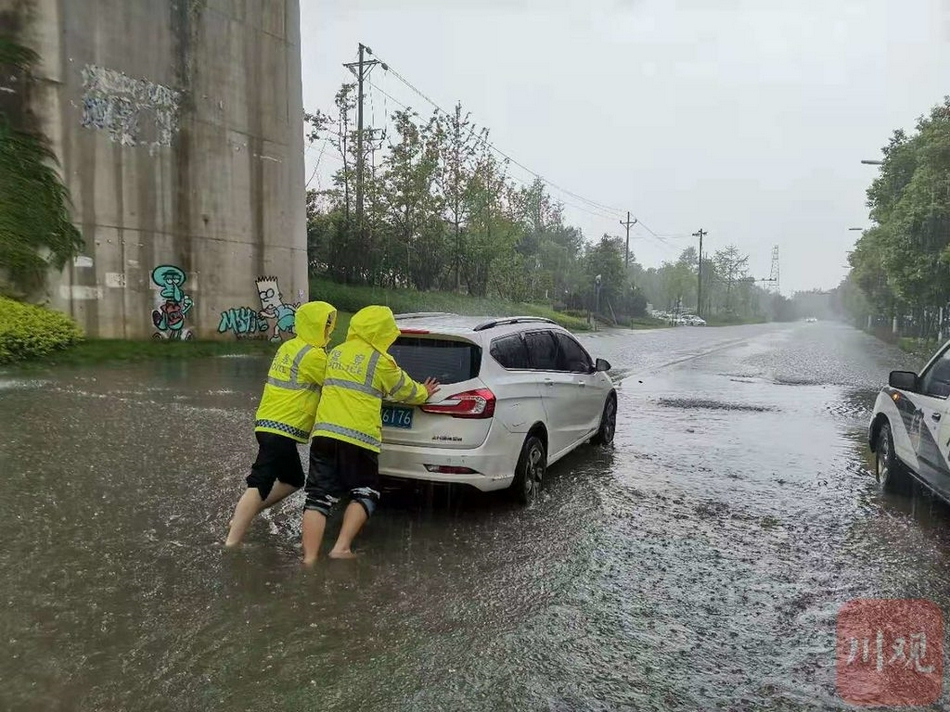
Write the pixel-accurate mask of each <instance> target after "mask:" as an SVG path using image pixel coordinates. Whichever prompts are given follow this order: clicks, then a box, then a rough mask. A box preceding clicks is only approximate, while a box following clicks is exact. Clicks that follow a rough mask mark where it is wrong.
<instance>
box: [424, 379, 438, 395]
mask: <svg viewBox="0 0 950 712" xmlns="http://www.w3.org/2000/svg"><path fill="white" fill-rule="evenodd" d="M422 385H423V386H424V387H425V389H426V392H427V393H428V394H429V396H428V397H429V398H431V397H432V394H433V393H435V392H436V391H437V390H439V382H438V381H437V380H435V379H434V378H427V379H426V380H425V382H424V383H423V384H422Z"/></svg>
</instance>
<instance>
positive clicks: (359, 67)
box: [343, 42, 389, 235]
mask: <svg viewBox="0 0 950 712" xmlns="http://www.w3.org/2000/svg"><path fill="white" fill-rule="evenodd" d="M359 49H360V55H359V61H357V62H349V63H346V64H344V65H343V66H344V67H346V68H347V69H349V70H350V71H351V72H354V67H355V68H356V71H355V72H354V74H356V82H357V104H356V226H357V229H358V230H359V233H360V235H362V234H363V162H364V159H365V156H364V155H363V81H364V80H365V79H366V77H368V76H369V72H370V70H371V69H372V68H373V67H375V66H376V65H377V64H381V65H382V67H383V69H389V67H387V66H386V65H385V64H383V63H382V62H380V61H379V60H376V59H370V60H367V59H366V55H370V56H372V55H373V50H371V49H370V48H369V47H367V46H366V45H364V44H363V43H362V42H360V45H359Z"/></svg>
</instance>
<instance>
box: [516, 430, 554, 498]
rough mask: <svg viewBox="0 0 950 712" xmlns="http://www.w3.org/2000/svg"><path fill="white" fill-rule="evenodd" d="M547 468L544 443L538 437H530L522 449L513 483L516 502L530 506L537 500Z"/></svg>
mask: <svg viewBox="0 0 950 712" xmlns="http://www.w3.org/2000/svg"><path fill="white" fill-rule="evenodd" d="M546 468H547V453H545V451H544V443H542V442H541V439H540V438H539V437H537V436H536V435H529V436H528V438H527V440H525V441H524V445H523V446H522V448H521V455H520V456H519V457H518V467H517V468H516V469H515V479H514V482H512V483H511V493H512V495H513V496H514V498H515V500H517V501H518V502H519V503H521V504H523V505H528V504H531V503H532V502H534V500H535V499H537V497H538V493H539V492H540V491H541V485H542V483H543V481H544V472H545V469H546Z"/></svg>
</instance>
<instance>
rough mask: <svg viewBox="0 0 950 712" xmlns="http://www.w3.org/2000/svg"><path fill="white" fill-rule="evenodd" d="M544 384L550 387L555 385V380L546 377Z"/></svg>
mask: <svg viewBox="0 0 950 712" xmlns="http://www.w3.org/2000/svg"><path fill="white" fill-rule="evenodd" d="M544 385H546V386H547V387H548V388H550V387H551V386H553V385H554V381H552V380H551V379H550V378H545V379H544Z"/></svg>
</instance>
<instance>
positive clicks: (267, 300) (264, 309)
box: [218, 277, 300, 342]
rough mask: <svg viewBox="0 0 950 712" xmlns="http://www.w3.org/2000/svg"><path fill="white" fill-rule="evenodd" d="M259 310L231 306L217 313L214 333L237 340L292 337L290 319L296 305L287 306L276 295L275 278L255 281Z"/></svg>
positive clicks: (278, 295)
mask: <svg viewBox="0 0 950 712" xmlns="http://www.w3.org/2000/svg"><path fill="white" fill-rule="evenodd" d="M256 285H257V295H258V297H259V298H260V300H261V307H260V309H253V308H251V307H232V308H231V309H226V310H225V311H223V312H221V321H220V322H219V323H218V333H219V334H226V333H228V332H231V333H232V334H234V335H235V336H236V337H237V338H239V339H267V338H269V339H270V340H271V341H274V342H277V341H284V340H286V339H288V338H291V337H293V335H294V320H295V317H296V313H297V307H299V306H300V304H287V303H285V302H284V297H283V295H282V294H281V293H280V285H279V283H278V281H277V277H260V278H258V279H257V281H256Z"/></svg>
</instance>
